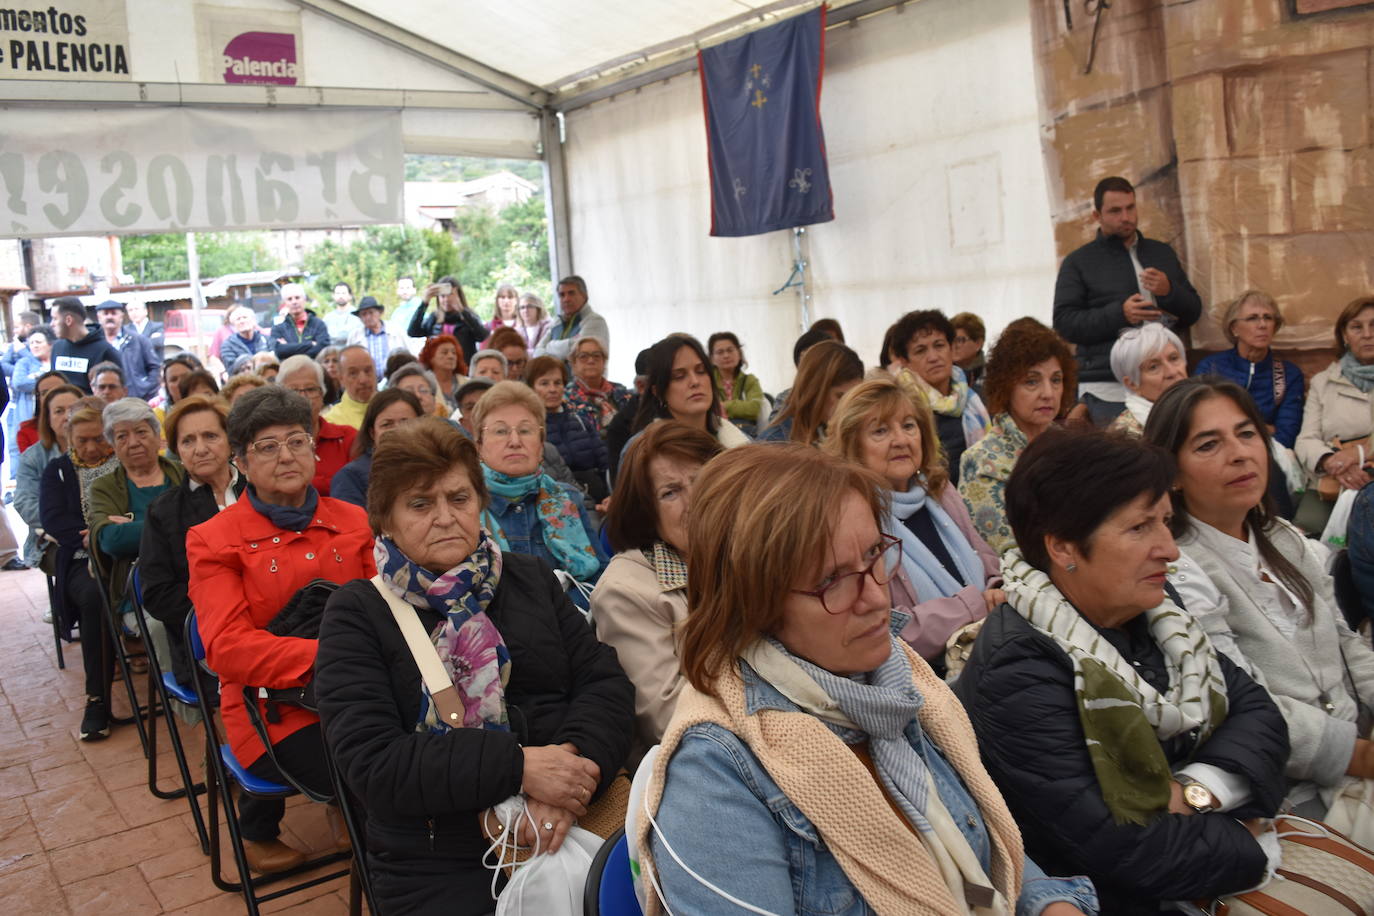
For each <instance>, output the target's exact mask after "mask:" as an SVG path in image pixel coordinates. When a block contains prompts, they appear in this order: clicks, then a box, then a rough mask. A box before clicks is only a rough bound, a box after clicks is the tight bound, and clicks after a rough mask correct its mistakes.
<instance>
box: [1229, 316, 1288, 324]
mask: <svg viewBox="0 0 1374 916" xmlns="http://www.w3.org/2000/svg"><path fill="white" fill-rule="evenodd" d="M1236 320H1237V321H1243V322H1245V323H1246V324H1273V323H1274V322H1276V321H1278V319H1277V318H1275V317H1274V316H1273V315H1246V316H1245V317H1244V318H1237V319H1236Z"/></svg>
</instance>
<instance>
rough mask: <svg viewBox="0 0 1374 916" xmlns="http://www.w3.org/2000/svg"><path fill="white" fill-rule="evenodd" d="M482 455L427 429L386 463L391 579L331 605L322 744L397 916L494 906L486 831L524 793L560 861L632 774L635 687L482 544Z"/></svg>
mask: <svg viewBox="0 0 1374 916" xmlns="http://www.w3.org/2000/svg"><path fill="white" fill-rule="evenodd" d="M485 503H486V488H485V485H484V483H483V478H482V473H481V470H480V466H479V464H478V459H477V453H476V450H475V449H474V447H473V445H472V443H471V442H470V441H469V440H468V439H467V438H466V437H464V436H463V435H462V434H461V433H459V432H458V431H457V430H455V429H454V428H453V427H452V426H450V425H449V424H447V423H445V422H443V421H442V420H438V419H434V418H424V419H420V420H414V421H412V422H411V423H408V424H406V425H404V426H402V427H400V428H398V429H396V430H394V431H392V432H391V433H389V434H388V436H387V438H386V439H385V440H383V441H382V442H381V443H380V444H379V445H378V446H377V448H376V451H375V452H374V453H373V459H372V478H371V485H370V488H369V493H368V517H369V520H370V521H371V522H372V525H373V530H374V531H375V532H376V533H377V534H378V538H377V545H378V546H377V563H378V566H377V568H378V573H379V576H378V579H374V580H372V581H362V580H356V581H353V582H350V583H349V584H348V585H346V586H344V587H343V588H341V589H339V590H338V591H337V592H336V593H335V594H334V595H333V596H332V597H331V598H330V601H329V606H328V608H327V610H326V612H325V617H324V621H323V624H322V625H321V629H320V643H319V651H318V654H317V657H316V675H315V687H316V693H317V696H318V699H319V705H320V715H321V718H322V720H323V722H324V729H325V739H326V741H327V743H328V745H329V747H330V749H331V751H332V753H333V754H334V757H335V759H336V761H337V763H338V766H339V770H340V772H341V774H342V776H343V779H344V782H345V783H347V785H348V786H349V788H350V789H351V790H352V791H353V793H354V794H356V795H357V796H358V798H359V799H360V800H361V803H362V806H363V807H364V808H365V809H366V812H367V868H368V872H369V875H370V876H371V878H372V884H373V891H374V894H375V896H376V897H377V898H378V899H377V903H378V908H379V910H380V911H381V913H382V914H383V916H389V914H392V913H406V914H416V913H419V914H426V913H435V914H438V913H445V914H454V913H458V914H468V913H471V914H479V913H488V912H491V910H492V909H493V907H494V904H493V902H492V900H491V896H490V892H489V886H490V881H491V873H490V872H489V871H487V870H486V869H484V868H483V866H482V864H481V858H482V854H483V853H484V852H485V851H486V849H487V846H488V841H487V839H486V838H485V837H484V835H483V833H482V830H481V828H480V827H479V815H480V814H481V813H482V812H484V811H485V810H486V809H488V808H490V807H492V806H493V805H496V804H497V803H499V802H501V801H504V800H505V799H506V798H509V797H510V796H512V795H517V794H520V793H523V794H524V796H525V799H526V804H527V806H528V808H529V811H530V813H531V815H532V816H533V821H534V827H533V828H530V827H529V825H528V824H526V825H524V826H522V828H521V834H520V835H519V839H520V840H521V842H522V844H524V845H533V842H532V841H533V839H534V836H533V833H532V832H531V831H532V830H533V831H540V835H539V839H540V845H541V847H542V848H544V849H556V848H557V847H558V845H559V844H561V842H562V840H563V837H564V836H565V835H566V833H567V830H568V828H569V827H570V826H571V825H572V823H573V821H574V820H575V818H576V817H578V816H580V815H581V814H583V813H585V812H586V809H587V805H588V804H590V803H592V802H593V801H595V800H596V799H597V798H598V797H599V795H600V794H601V793H602V792H603V791H604V790H605V788H606V787H607V786H608V785H609V784H610V781H611V780H612V779H613V778H614V777H615V775H616V773H617V771H618V770H619V769H620V767H621V766H622V765H623V763H624V762H625V759H626V756H627V754H628V752H629V746H630V736H631V734H632V733H633V731H634V688H633V687H632V686H631V685H630V682H629V680H628V679H627V678H626V677H625V673H624V672H623V671H622V670H621V668H620V664H619V662H617V660H616V656H615V651H614V650H613V649H611V648H609V647H607V646H604V645H602V644H601V643H599V642H597V639H596V636H595V634H593V632H592V630H591V628H590V627H589V626H588V625H587V623H586V621H585V620H584V619H583V617H582V616H581V614H579V613H578V612H577V611H576V610H575V609H574V608H573V606H572V605H571V604H570V603H569V602H568V600H567V598H566V597H565V596H564V594H563V591H562V589H561V587H560V586H559V584H558V581H557V580H556V579H555V578H554V576H553V573H552V572H551V571H550V570H549V568H548V567H547V566H546V565H545V564H544V563H543V562H542V561H540V560H537V559H535V558H533V557H527V556H522V555H520V554H515V553H503V552H502V551H501V550H500V548H499V547H498V546H496V544H495V543H494V542H493V541H492V539H491V538H490V536H489V535H488V534H487V533H486V532H485V531H483V530H482V529H481V527H480V523H479V520H480V515H481V510H482V507H483V505H484V504H485ZM377 583H380V587H381V588H386V589H388V590H390V592H391V594H392V595H394V596H395V597H396V598H398V599H399V600H401V601H402V602H404V603H405V604H406V605H408V608H407V609H408V610H410V611H413V613H414V614H415V615H416V616H417V617H418V618H419V621H420V623H421V624H422V625H423V627H424V630H425V632H426V633H428V634H429V635H430V638H431V640H432V641H433V642H434V643H435V645H436V647H437V648H438V649H439V650H440V656H441V658H442V659H443V660H444V666H445V669H446V671H447V673H448V674H449V676H450V678H451V679H452V681H453V684H454V686H455V687H456V688H457V691H456V692H457V694H458V695H459V697H460V698H461V700H462V704H461V705H462V709H463V714H462V716H463V721H462V722H461V723H460V725H459V726H457V727H450V726H449V725H448V724H447V723H445V722H443V721H441V717H440V716H439V715H438V714H437V712H438V711H437V708H436V705H435V703H434V702H433V701H432V699H431V698H430V696H429V694H428V693H427V692H426V691H425V690H424V688H423V687H422V684H421V679H420V673H419V670H418V669H417V667H416V665H415V662H414V660H413V656H412V655H411V652H410V650H409V649H408V648H407V646H406V642H405V640H404V638H403V637H402V635H401V631H400V629H399V627H398V625H397V623H396V620H395V618H394V616H393V614H392V611H391V606H390V604H389V603H388V601H387V599H386V598H384V597H383V595H382V593H381V592H380V591H379V590H378V589H379V584H377Z"/></svg>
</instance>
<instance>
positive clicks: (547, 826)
mask: <svg viewBox="0 0 1374 916" xmlns="http://www.w3.org/2000/svg"><path fill="white" fill-rule="evenodd" d="M544 829H545V830H552V829H553V821H545V822H544Z"/></svg>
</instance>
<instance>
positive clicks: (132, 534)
mask: <svg viewBox="0 0 1374 916" xmlns="http://www.w3.org/2000/svg"><path fill="white" fill-rule="evenodd" d="M101 419H102V422H103V425H104V433H105V441H106V442H108V443H109V444H110V445H111V447H113V448H114V454H115V458H116V459H117V460H118V461H119V467H117V468H115V469H114V470H113V471H112V472H111V473H109V474H107V475H105V476H103V477H100V478H98V479H96V480H95V481H93V482H92V483H91V492H90V499H89V501H88V503H87V506H86V527H87V529H89V531H90V535H89V538H90V553H91V571H92V572H94V573H95V574H96V578H97V580H99V581H100V583H101V585H102V586H103V587H104V588H105V589H106V592H107V594H108V595H109V596H110V607H112V608H114V609H115V611H116V614H119V613H122V612H123V611H124V610H125V609H126V608H125V601H126V595H125V584H126V583H127V582H128V579H129V567H130V566H131V565H133V561H134V560H136V559H137V558H138V545H139V541H140V540H141V539H142V537H143V520H144V518H145V517H147V515H148V507H149V506H151V505H152V504H153V500H155V499H157V498H158V497H159V496H161V495H162V494H163V493H164V492H165V491H167V490H168V489H170V488H171V487H175V486H176V485H177V484H179V483H181V480H182V478H183V477H185V476H186V472H185V471H184V470H183V469H182V467H181V465H179V464H177V463H176V462H175V461H172V460H170V459H168V458H163V457H162V456H160V455H159V454H158V452H160V451H161V450H162V427H161V425H159V423H158V422H157V416H156V415H155V414H154V413H153V409H152V408H151V407H149V406H148V403H147V402H146V401H143V400H140V399H139V398H121V399H120V400H118V401H115V402H114V403H113V404H110V405H109V406H108V407H106V408H105V411H104V413H103V414H102V416H101ZM93 635H94V634H91V633H88V632H87V631H86V630H85V629H84V628H83V629H82V637H83V640H84V639H85V638H86V637H88V636H93ZM140 667H141V665H140ZM100 712H101V711H93V710H92V709H91V708H89V707H88V708H87V710H86V719H85V720H83V722H82V726H81V732H82V736H83V737H91V736H93V735H94V734H96V733H98V732H99V731H100V730H101V728H88V726H94V725H99V724H100V723H99V722H98V720H99V718H100ZM103 712H104V713H105V714H106V715H107V716H108V707H106V708H105V709H104V710H103ZM88 720H89V721H88ZM102 727H103V729H104V730H105V733H107V734H108V731H109V721H108V718H107V719H106V720H105V722H104V724H103V726H102Z"/></svg>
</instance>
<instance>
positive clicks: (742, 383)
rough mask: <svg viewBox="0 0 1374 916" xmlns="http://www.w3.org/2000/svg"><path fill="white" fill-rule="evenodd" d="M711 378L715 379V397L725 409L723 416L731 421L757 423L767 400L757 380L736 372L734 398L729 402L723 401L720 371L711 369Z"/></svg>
mask: <svg viewBox="0 0 1374 916" xmlns="http://www.w3.org/2000/svg"><path fill="white" fill-rule="evenodd" d="M711 377H712V378H713V379H715V383H716V396H717V397H718V398H720V402H721V404H722V405H724V407H725V416H726V417H728V418H729V419H731V420H746V421H748V422H751V423H757V422H758V420H759V414H760V413H761V412H762V410H763V407H764V405H765V404H767V403H768V401H767V399H766V398H764V396H763V386H762V385H760V384H759V380H758V378H756V377H755V376H752V375H750V374H749V373H748V372H738V373H736V374H735V391H734V395H735V396H734V397H733V398H731V399H730V400H728V401H727V400H726V399H725V390H724V389H723V388H722V387H721V384H720V370H719V369H716V368H714V367H713V368H712V369H711Z"/></svg>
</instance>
